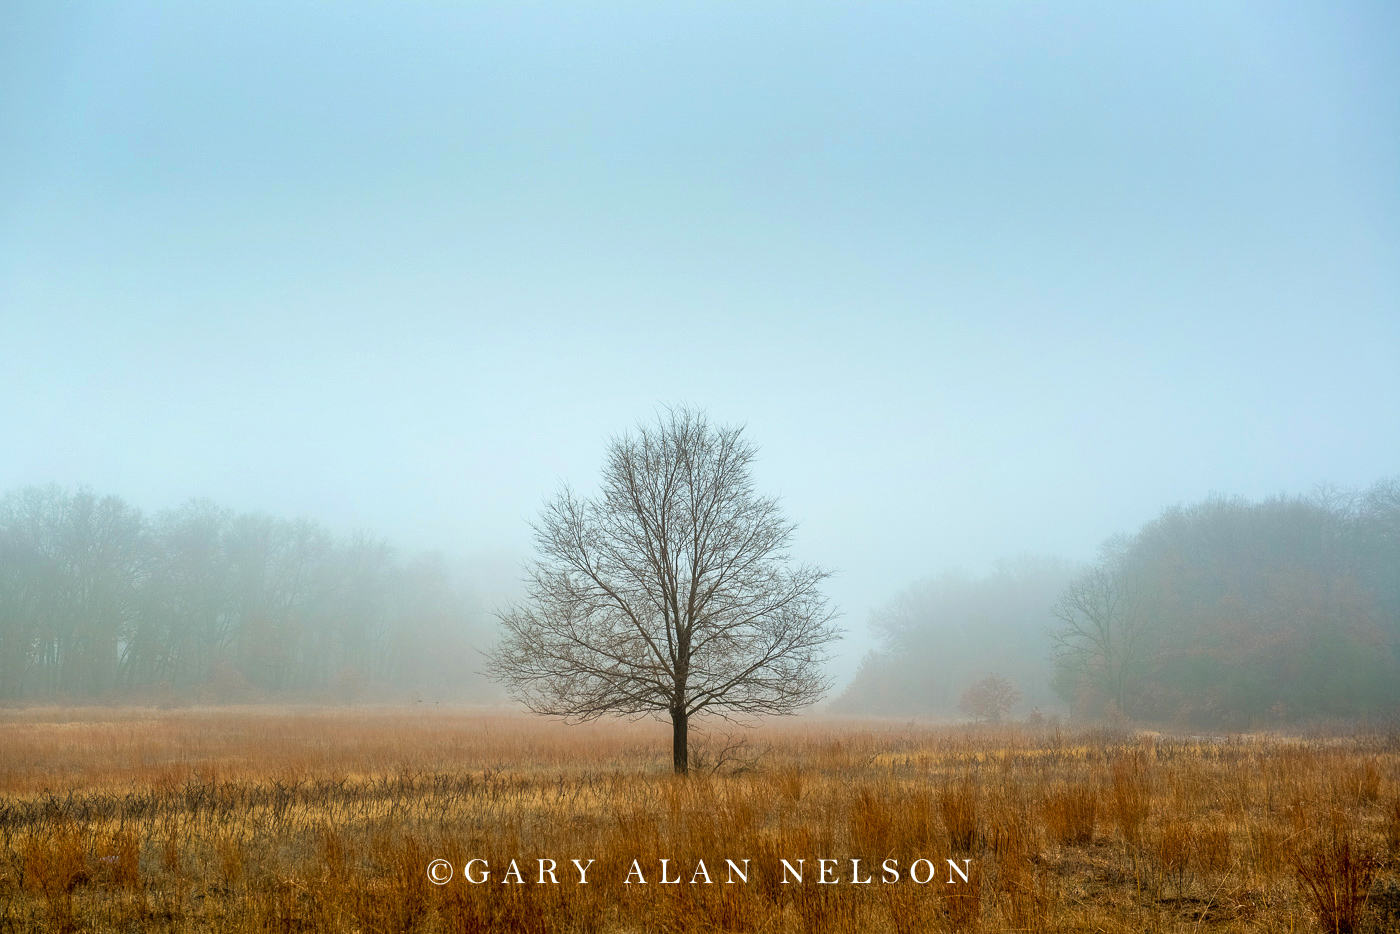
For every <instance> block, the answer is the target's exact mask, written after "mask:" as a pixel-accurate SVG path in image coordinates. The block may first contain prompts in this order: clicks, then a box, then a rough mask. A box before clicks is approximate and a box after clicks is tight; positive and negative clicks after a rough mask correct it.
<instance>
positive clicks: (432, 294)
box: [0, 2, 1400, 672]
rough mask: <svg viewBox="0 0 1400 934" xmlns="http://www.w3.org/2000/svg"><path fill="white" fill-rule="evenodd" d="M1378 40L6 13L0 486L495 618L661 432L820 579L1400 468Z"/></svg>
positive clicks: (1392, 103)
mask: <svg viewBox="0 0 1400 934" xmlns="http://www.w3.org/2000/svg"><path fill="white" fill-rule="evenodd" d="M1396 48H1400V8H1397V7H1395V6H1394V5H1388V4H1374V5H1367V4H1322V3H1315V4H1277V3H1259V4H1236V3H1220V4H1170V5H1168V4H1161V5H1139V4H1133V5H1128V4H1107V3H1105V4H1070V3H1057V4H1029V3H978V4H962V5H944V4H939V5H922V4H906V3H899V4H895V3H889V4H878V5H877V4H849V5H848V4H836V3H830V4H827V3H823V4H808V3H803V4H792V5H784V4H762V5H745V4H640V3H638V4H620V3H619V4H609V5H596V6H595V5H583V4H541V3H530V4H506V5H498V6H490V5H471V6H470V7H467V5H458V4H440V5H432V4H387V3H386V4H361V3H350V2H340V3H279V4H271V3H257V4H251V3H250V4H218V5H213V4H144V3H124V4H58V3H39V2H34V3H23V2H21V3H12V4H7V5H5V6H4V8H3V9H2V10H0V489H11V488H14V487H16V486H20V485H24V484H29V483H44V482H50V481H57V482H60V483H63V484H68V485H76V484H79V483H85V484H89V485H91V486H93V487H95V488H97V489H99V490H103V491H112V492H117V493H120V494H122V495H124V496H126V497H128V498H129V499H130V500H132V501H133V502H134V503H136V504H137V505H140V506H142V507H143V508H147V509H158V508H161V507H164V506H168V505H174V504H176V503H178V502H180V501H182V500H184V499H186V498H188V497H190V496H211V497H214V498H215V499H218V500H220V501H222V502H224V503H227V504H228V505H231V506H234V507H237V508H241V509H259V510H267V511H271V512H275V513H283V514H296V515H308V516H312V517H315V518H318V519H321V520H323V521H325V522H327V523H328V524H330V525H331V526H332V527H334V528H337V529H344V530H348V529H351V528H355V527H365V528H369V529H373V530H376V531H379V532H382V533H383V534H385V535H387V536H389V537H390V538H391V539H393V540H394V541H395V542H397V543H399V544H401V545H403V546H405V547H408V548H428V547H432V548H441V549H443V550H444V551H447V552H448V553H450V554H453V555H456V556H458V557H459V558H461V559H462V560H463V561H464V562H465V563H466V564H467V566H468V567H469V568H471V569H472V570H471V573H472V574H473V575H475V578H476V586H477V587H478V588H479V589H480V590H481V592H482V593H483V594H486V595H487V596H488V598H489V599H497V598H498V597H499V596H500V595H503V594H506V593H508V592H509V590H510V586H511V585H510V579H511V578H512V577H513V576H514V567H515V565H516V564H517V563H518V561H519V560H520V558H521V557H523V556H524V555H525V554H526V552H527V550H528V544H529V540H528V530H527V529H526V526H525V520H526V519H528V518H529V517H530V516H532V515H533V514H534V513H535V511H536V509H537V507H538V504H539V503H540V501H541V499H542V498H543V497H544V496H545V495H546V494H547V493H549V492H550V491H551V490H553V489H554V488H555V486H556V485H557V483H558V482H559V481H560V480H561V479H567V480H569V481H571V482H574V483H575V484H577V485H580V486H583V487H585V488H586V487H587V486H588V485H589V484H590V483H591V481H592V479H593V478H594V477H595V476H596V473H597V470H598V467H599V465H600V462H601V456H602V450H603V446H604V444H605V442H606V438H607V437H608V435H610V434H612V433H614V432H617V431H620V430H623V429H625V428H627V427H628V426H629V425H631V424H633V423H635V422H636V421H637V420H638V419H642V418H646V417H649V416H650V415H651V414H652V412H653V411H654V410H655V409H656V407H657V406H658V405H661V404H665V403H669V402H677V401H688V402H690V403H693V404H696V405H700V406H703V407H705V408H707V409H708V410H709V411H710V413H711V414H712V416H713V417H714V418H716V419H717V420H720V421H728V422H744V423H746V424H747V425H748V426H749V430H750V432H751V433H752V435H753V437H754V438H755V439H756V440H757V441H758V442H759V443H760V444H761V445H762V448H763V459H762V462H761V463H760V465H759V468H758V469H759V476H760V482H761V485H762V487H763V488H764V489H766V490H769V491H772V492H776V493H780V494H782V495H783V497H784V500H785V503H786V504H787V507H788V510H789V513H790V514H791V516H792V517H793V518H795V519H797V520H799V521H800V522H801V523H802V528H801V533H800V537H799V542H798V550H799V552H800V554H801V556H802V557H804V558H807V559H810V560H815V561H818V562H821V563H824V564H827V565H830V566H832V567H835V568H836V569H838V571H839V572H840V573H839V576H838V577H837V578H836V579H835V580H834V581H833V582H832V586H831V590H832V593H833V595H834V596H835V597H836V598H837V600H838V601H839V602H840V603H841V604H842V606H843V607H844V609H845V611H846V613H847V618H846V623H847V625H848V626H849V627H850V628H851V629H852V630H853V639H852V640H851V642H850V645H849V647H848V649H847V650H846V652H845V657H844V660H843V662H842V665H841V667H840V671H842V672H846V671H849V670H850V667H851V666H852V665H853V663H854V659H855V658H856V657H857V656H858V654H859V652H860V651H861V650H862V649H863V648H864V647H865V645H867V644H868V640H867V639H866V638H865V636H864V634H863V630H864V622H865V618H866V616H867V615H868V613H869V612H870V610H871V609H872V608H874V607H876V606H879V605H880V604H881V603H883V602H884V601H886V600H887V599H889V598H890V597H891V596H892V595H893V594H894V593H896V592H897V591H898V590H900V589H902V588H903V587H904V586H906V585H907V584H908V583H910V582H911V581H912V580H914V579H915V578H918V577H921V576H925V575H929V574H933V573H937V572H939V571H942V570H943V569H945V568H948V567H951V566H961V567H963V568H965V569H968V570H972V571H977V570H981V569H983V568H985V567H987V566H988V565H989V564H990V563H991V562H992V561H994V560H995V559H996V558H998V557H1000V556H1005V555H1013V554H1017V553H1020V552H1025V551H1031V552H1039V553H1050V554H1059V555H1064V556H1066V557H1071V558H1088V557H1089V556H1090V555H1092V553H1093V550H1094V548H1095V547H1096V545H1097V544H1098V543H1099V542H1100V541H1101V540H1102V539H1103V538H1105V537H1106V536H1108V535H1110V534H1112V533H1114V532H1117V531H1124V530H1129V529H1131V528H1133V527H1135V526H1136V525H1137V524H1139V523H1141V522H1142V521H1144V520H1146V519H1148V518H1150V517H1152V516H1153V515H1155V514H1156V513H1157V512H1158V511H1159V510H1160V509H1161V508H1162V507H1164V506H1167V505H1171V504H1173V503H1177V502H1181V501H1189V500H1192V499H1196V498H1199V497H1201V496H1204V495H1207V494H1208V493H1211V492H1224V493H1241V494H1245V495H1250V496H1260V495H1266V494H1270V493H1275V492H1280V491H1306V490H1308V489H1310V488H1311V487H1312V486H1313V485H1314V484H1316V483H1319V482H1335V483H1339V484H1343V485H1360V484H1365V483H1368V482H1370V481H1372V480H1374V479H1376V478H1378V477H1381V476H1385V475H1390V474H1395V473H1397V472H1400V430H1397V429H1398V428H1400V56H1397V55H1396V54H1395V51H1394V50H1395V49H1396Z"/></svg>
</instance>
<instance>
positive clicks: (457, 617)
mask: <svg viewBox="0 0 1400 934" xmlns="http://www.w3.org/2000/svg"><path fill="white" fill-rule="evenodd" d="M483 618H484V613H483V612H482V611H481V610H480V609H479V608H477V607H476V606H475V604H474V603H473V602H472V600H471V598H470V597H469V596H468V595H466V594H465V593H464V592H463V591H462V590H461V589H460V587H459V585H458V582H456V581H455V580H454V579H453V575H452V574H451V573H450V571H449V569H448V567H447V565H446V563H445V562H444V560H443V559H442V558H441V557H440V556H434V555H427V556H422V557H419V558H416V559H412V560H405V559H403V558H402V557H400V556H399V555H398V554H397V553H396V551H395V550H394V549H393V548H392V547H391V546H390V545H389V543H388V542H385V541H383V540H382V539H377V538H374V537H372V536H370V535H368V534H356V535H352V536H350V537H349V538H346V539H337V538H336V537H334V536H332V535H331V534H330V533H329V532H328V531H327V530H326V529H325V528H324V527H322V526H320V525H318V524H317V523H315V522H312V521H309V520H304V519H300V520H287V519H279V518H274V517H272V516H268V515H261V514H242V515H239V514H235V513H233V512H232V511H230V510H227V509H221V508H219V507H218V506H217V505H215V504H214V503H211V502H208V501H203V500H197V501H192V502H189V503H187V504H185V505H184V506H181V507H180V508H178V509H173V510H169V511H166V512H161V513H158V514H156V515H154V516H146V515H143V514H142V513H141V511H140V510H138V509H136V508H134V507H133V506H131V505H130V504H128V503H126V502H125V501H123V500H122V499H121V498H119V497H117V496H107V495H98V494H95V493H93V492H91V491H88V490H78V491H77V492H67V491H64V490H61V489H59V488H57V487H52V486H51V487H43V488H28V489H24V490H20V491H18V492H14V493H11V494H9V495H7V496H5V497H3V498H2V499H0V699H3V700H5V701H55V700H62V701H67V702H92V701H99V702H143V701H144V702H147V703H172V702H177V701H178V702H185V703H188V702H201V703H240V702H241V703H247V702H253V701H269V700H279V699H289V698H291V699H301V700H320V701H327V700H332V701H337V702H352V701H356V700H364V699H368V694H367V692H369V693H372V694H373V695H374V696H375V697H376V699H380V700H382V699H385V698H386V697H390V698H392V699H398V700H403V699H407V698H409V697H410V696H412V692H414V691H419V690H432V691H434V692H437V693H440V694H441V693H447V694H449V695H450V696H451V697H453V698H454V699H458V700H470V699H472V698H473V697H479V696H480V695H481V686H480V683H479V679H477V677H476V675H475V674H474V672H475V669H476V668H478V667H480V666H479V664H477V658H476V654H475V652H474V651H473V649H472V644H473V643H482V642H483V641H484V640H485V639H486V638H489V636H488V631H487V630H486V629H484V628H483V627H482V620H483ZM474 692H475V693H474Z"/></svg>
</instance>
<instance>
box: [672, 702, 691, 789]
mask: <svg viewBox="0 0 1400 934" xmlns="http://www.w3.org/2000/svg"><path fill="white" fill-rule="evenodd" d="M689 729H690V716H689V715H688V714H687V713H686V712H685V711H684V710H673V711H671V764H672V765H674V766H675V769H676V774H677V775H685V774H687V773H688V772H689V771H690V750H689V747H688V745H687V743H688V740H689V738H690V737H689V732H688V731H689Z"/></svg>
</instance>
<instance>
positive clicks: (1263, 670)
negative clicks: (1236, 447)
mask: <svg viewBox="0 0 1400 934" xmlns="http://www.w3.org/2000/svg"><path fill="white" fill-rule="evenodd" d="M872 624H873V625H874V626H875V627H876V629H877V630H878V631H879V633H880V635H881V638H882V640H883V646H882V648H881V649H880V650H879V651H876V652H873V653H871V654H870V655H869V656H868V657H867V658H866V659H865V660H864V663H863V664H862V666H861V669H860V672H859V673H858V675H857V676H856V678H855V680H854V681H853V683H852V684H851V685H850V686H849V687H848V688H847V689H846V691H845V693H844V694H842V695H841V696H840V697H839V698H837V699H836V701H835V702H834V703H833V707H834V708H835V709H837V710H843V711H850V712H863V713H881V714H900V715H916V714H920V713H927V712H931V711H936V712H939V713H943V714H953V713H954V712H955V710H956V704H957V700H958V698H959V696H960V694H961V692H962V691H963V690H964V689H965V688H966V687H967V686H968V684H970V683H971V682H973V681H974V680H976V679H978V678H981V677H983V676H985V675H987V674H1000V675H1003V676H1005V677H1007V678H1009V679H1010V680H1011V681H1012V682H1013V683H1014V684H1016V685H1017V687H1018V688H1019V689H1020V690H1021V691H1022V692H1023V695H1024V696H1023V710H1025V709H1031V708H1034V707H1040V708H1042V709H1043V710H1047V711H1048V710H1050V709H1053V708H1054V707H1056V706H1057V702H1058V704H1062V705H1065V706H1067V707H1068V708H1069V709H1071V710H1072V711H1073V712H1074V713H1076V714H1078V715H1081V716H1095V715H1100V714H1104V713H1117V714H1120V715H1126V716H1128V717H1130V718H1133V719H1135V720H1144V721H1149V722H1163V723H1180V724H1190V725H1194V726H1202V727H1215V728H1237V729H1238V728H1245V727H1248V726H1251V725H1254V726H1265V725H1269V724H1278V723H1284V722H1296V721H1299V720H1305V719H1309V718H1315V717H1334V718H1356V717H1389V716H1392V715H1393V714H1395V713H1396V712H1397V711H1400V678H1397V659H1400V482H1397V481H1396V480H1395V479H1391V480H1385V481H1381V482H1378V483H1376V484H1374V485H1373V486H1371V487H1370V488H1369V489H1366V490H1364V491H1358V492H1352V491H1342V490H1323V491H1320V492H1317V493H1314V494H1312V495H1308V496H1277V497H1273V498H1269V499H1265V500H1262V501H1258V502H1251V501H1248V500H1245V499H1242V498H1239V497H1213V498H1210V499H1207V500H1205V501H1203V502H1199V503H1194V504H1191V505H1186V506H1177V507H1173V508H1170V509H1167V510H1166V511H1164V512H1163V513H1162V514H1161V515H1160V516H1158V517H1157V518H1156V519H1154V520H1152V521H1151V522H1148V523H1146V524H1145V525H1143V526H1142V528H1140V529H1138V530H1136V531H1135V532H1132V533H1130V534H1125V535H1120V536H1115V537H1114V538H1111V539H1110V540H1109V541H1108V542H1106V543H1105V544H1104V546H1103V549H1102V551H1101V554H1100V555H1099V557H1098V560H1097V561H1095V562H1094V563H1093V564H1092V565H1090V566H1088V567H1085V568H1078V569H1076V568H1074V567H1072V566H1071V565H1069V564H1067V563H1065V562H1061V561H1054V560H1044V559H1041V560H1036V559H1021V560H1019V561H1014V562H1008V563H1006V564H1004V565H1002V566H1001V567H999V568H998V569H997V570H996V571H995V572H994V573H993V574H991V575H988V576H986V577H982V578H971V577H960V576H951V575H950V576H945V577H942V578H936V579H933V580H931V581H928V582H925V583H922V584H917V585H915V586H913V587H911V588H909V589H908V590H906V591H905V592H904V593H903V594H901V595H900V596H899V597H897V598H896V599H895V600H894V601H893V602H891V603H890V604H889V605H888V606H887V607H886V608H885V609H884V610H883V611H881V612H880V613H878V614H877V615H876V616H875V618H874V619H873V620H872Z"/></svg>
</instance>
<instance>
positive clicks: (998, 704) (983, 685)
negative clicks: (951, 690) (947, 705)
mask: <svg viewBox="0 0 1400 934" xmlns="http://www.w3.org/2000/svg"><path fill="white" fill-rule="evenodd" d="M1020 700H1021V692H1020V691H1018V690H1016V686H1015V685H1014V684H1012V683H1011V682H1010V681H1009V680H1007V679H1006V678H1003V677H1002V676H1001V675H987V677H985V678H983V679H982V680H981V681H975V682H973V683H972V684H971V685H969V686H968V689H967V690H966V691H963V694H962V698H961V699H960V700H959V701H958V709H959V710H961V711H962V712H963V713H965V714H967V715H968V716H969V717H973V718H974V719H977V720H980V721H982V722H984V723H1000V722H1001V720H1002V718H1003V717H1005V716H1006V715H1007V714H1008V713H1010V712H1011V708H1012V707H1015V706H1016V704H1017V703H1019V702H1020Z"/></svg>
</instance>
